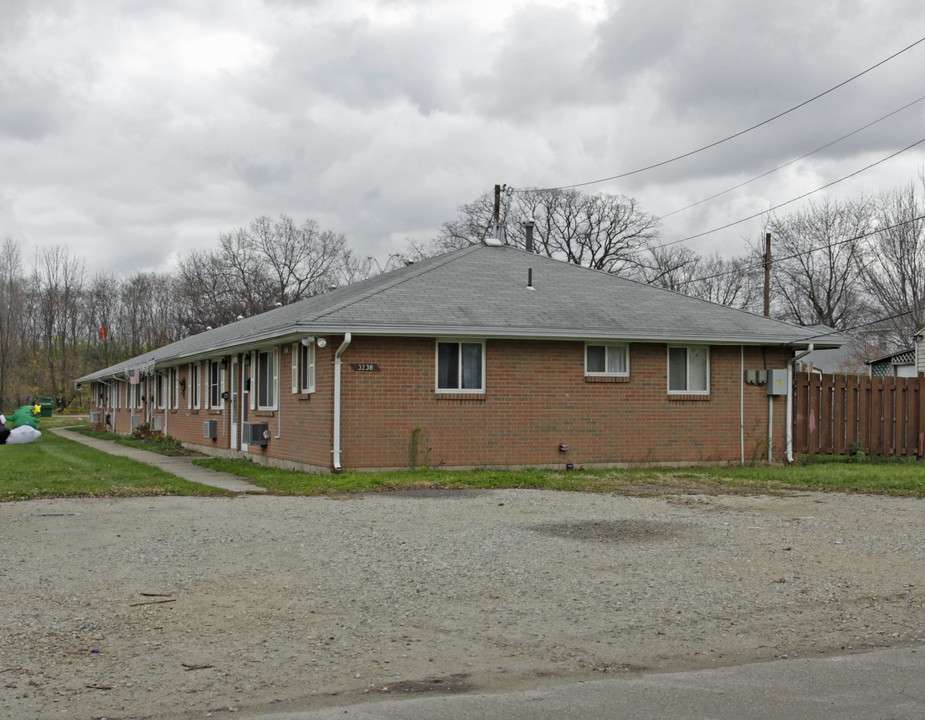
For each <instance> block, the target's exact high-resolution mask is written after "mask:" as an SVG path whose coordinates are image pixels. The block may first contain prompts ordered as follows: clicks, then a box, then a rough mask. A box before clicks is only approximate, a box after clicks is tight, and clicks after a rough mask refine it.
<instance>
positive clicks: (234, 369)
mask: <svg viewBox="0 0 925 720" xmlns="http://www.w3.org/2000/svg"><path fill="white" fill-rule="evenodd" d="M231 449H232V450H237V449H238V356H237V355H235V357H234V358H233V359H232V361H231Z"/></svg>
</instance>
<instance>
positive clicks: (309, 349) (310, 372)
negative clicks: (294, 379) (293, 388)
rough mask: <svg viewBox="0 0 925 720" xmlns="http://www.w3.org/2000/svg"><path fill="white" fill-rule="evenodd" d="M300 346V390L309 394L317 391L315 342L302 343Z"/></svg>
mask: <svg viewBox="0 0 925 720" xmlns="http://www.w3.org/2000/svg"><path fill="white" fill-rule="evenodd" d="M298 348H299V350H298V353H299V355H298V358H299V363H298V364H299V371H300V372H299V392H301V393H303V394H306V395H307V394H309V393H313V392H315V343H314V342H310V343H308V344H306V345H302V344H301V343H300V344H299V345H298Z"/></svg>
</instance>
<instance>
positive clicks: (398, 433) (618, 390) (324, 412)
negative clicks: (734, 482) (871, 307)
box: [104, 337, 788, 469]
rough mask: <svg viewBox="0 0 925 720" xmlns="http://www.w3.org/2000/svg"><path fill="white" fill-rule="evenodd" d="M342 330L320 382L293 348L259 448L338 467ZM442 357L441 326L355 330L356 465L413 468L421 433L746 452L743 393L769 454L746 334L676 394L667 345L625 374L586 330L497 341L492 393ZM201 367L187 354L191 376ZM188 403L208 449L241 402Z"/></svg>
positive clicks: (509, 456) (258, 452) (525, 460)
mask: <svg viewBox="0 0 925 720" xmlns="http://www.w3.org/2000/svg"><path fill="white" fill-rule="evenodd" d="M328 340H329V345H328V347H326V348H324V349H318V350H317V351H316V352H317V355H316V391H315V392H314V393H311V394H302V393H296V394H293V393H292V391H291V388H292V382H291V374H290V373H291V367H292V363H291V355H290V352H291V345H288V344H287V345H284V346H282V347H281V351H282V352H281V356H280V372H279V385H280V387H279V390H280V397H279V405H278V408H279V409H278V410H276V411H272V412H267V411H264V412H261V411H253V410H251V411H249V420H250V421H252V422H266V423H267V424H268V428H269V431H270V434H271V438H270V441H269V443H268V445H267V447H258V446H253V445H252V446H251V447H250V449H249V453H250V455H251V456H253V457H255V458H257V457H259V458H264V459H267V460H271V461H284V462H286V461H289V462H293V463H299V464H303V465H307V466H311V467H315V468H318V469H328V468H330V467H331V464H332V446H333V437H332V427H333V406H334V400H333V396H334V392H333V375H334V372H333V361H334V353H335V349H336V347H337V346H338V345H339V344H340V340H341V338H339V337H331V338H328ZM744 355H745V356H744V368H745V369H763V368H769V369H770V368H784V367H786V360H787V357H788V353H787V352H786V351H784V350H775V349H767V350H765V351H762V349H761V348H748V347H747V348H745V354H744ZM358 363H370V364H375V365H376V366H377V371H376V372H357V371H355V370H353V369H352V367H351V366H352V365H354V364H358ZM435 363H436V348H435V340H434V339H433V338H404V339H400V338H395V339H389V338H365V337H360V338H354V340H353V343H352V344H351V345H350V347H349V349H348V350H347V352H346V354H345V355H344V357H343V365H342V397H343V402H342V425H341V427H342V440H341V448H342V456H341V463H342V465H343V466H344V467H346V468H351V467H355V468H389V467H392V468H401V467H407V466H408V465H409V461H410V455H411V446H412V444H414V445H415V446H416V464H417V465H429V466H445V467H461V466H462V467H465V466H478V465H492V466H504V465H513V466H517V465H542V466H549V465H563V464H564V463H573V464H574V465H575V467H580V466H581V465H599V464H600V465H608V464H620V463H630V464H633V463H717V462H738V461H739V460H740V458H741V444H740V392H744V406H745V424H744V425H745V459H746V461H752V460H766V459H767V457H768V447H767V442H768V397H767V394H766V389H765V388H764V387H761V386H749V385H745V384H744V383H743V381H742V380H743V377H742V362H741V358H740V348H739V346H728V347H727V346H713V347H711V350H710V394H709V396H707V397H705V398H701V397H690V396H669V395H668V392H667V349H666V346H665V345H664V344H655V343H633V344H631V345H630V377H629V379H628V380H626V379H619V380H617V381H611V380H612V379H610V378H606V379H601V378H594V379H589V378H586V377H585V375H584V343H582V342H553V341H539V340H536V341H531V340H488V341H486V392H485V394H484V395H458V394H453V395H444V394H438V393H436V392H435V388H434V386H435ZM228 365H229V369H228V373H229V375H228V376H227V377H226V387H228V388H229V390H230V365H231V363H230V362H229V363H228ZM187 372H188V367H187V366H186V365H183V366H181V368H180V373H181V377H183V378H186V377H187ZM203 377H205V370H204V371H203ZM187 381H188V380H187ZM122 392H123V396H122V404H123V409H121V410H117V411H112V410H110V411H109V412H111V413H112V415H113V416H114V417H115V421H116V430H117V431H118V432H129V431H130V428H131V425H130V412H129V411H128V410H127V409H125V408H124V406H125V404H126V403H125V395H124V392H125V388H124V387H123V389H122ZM187 392H188V390H187ZM205 392H206V391H205V388H203V391H202V393H203V394H202V397H203V399H205ZM148 394H153V389H152V390H151V391H150V392H149V393H148ZM186 405H187V400H186V398H185V397H183V398H181V399H180V408H179V409H178V410H168V412H167V431H168V433H169V434H170V435H171V436H173V437H175V438H177V439H178V440H181V441H184V442H187V443H191V444H194V445H197V446H200V447H202V448H203V449H205V450H207V451H208V450H210V449H212V450H216V451H222V450H227V449H228V448H229V447H230V436H229V432H230V404H229V402H227V401H226V403H225V406H224V409H223V410H206V409H204V408H203V409H201V410H198V411H197V410H190V409H188V408H187V407H186ZM774 411H775V414H774V459H775V460H777V461H779V460H781V459H782V455H783V446H784V431H785V417H786V399H785V398H784V397H778V398H775V401H774ZM104 412H105V411H104ZM136 412H139V411H136ZM140 412H142V413H143V412H144V411H140ZM156 412H157V413H158V414H160V415H161V416H163V414H164V411H163V410H158V411H156ZM145 417H147V416H145ZM213 418H214V419H216V420H218V432H219V437H218V439H217V440H215V441H212V440H206V439H203V431H202V430H203V428H202V421H203V420H206V419H213ZM560 443H561V444H567V445H568V451H567V452H565V453H561V452H559V449H558V448H559V445H560Z"/></svg>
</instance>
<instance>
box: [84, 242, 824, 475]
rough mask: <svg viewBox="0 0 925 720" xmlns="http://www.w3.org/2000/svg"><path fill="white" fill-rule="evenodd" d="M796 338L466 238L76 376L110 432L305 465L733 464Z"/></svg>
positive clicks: (775, 325)
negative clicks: (144, 432)
mask: <svg viewBox="0 0 925 720" xmlns="http://www.w3.org/2000/svg"><path fill="white" fill-rule="evenodd" d="M813 334H816V335H817V337H815V338H813V337H809V336H810V335H813ZM810 343H813V344H814V346H815V347H816V348H817V349H819V348H825V347H830V348H831V347H838V346H839V344H840V343H841V338H839V337H837V336H834V335H829V336H824V335H823V336H818V329H816V330H810V329H808V328H801V327H797V326H794V325H790V324H788V323H783V322H779V321H776V320H772V319H769V318H765V317H761V316H758V315H754V314H751V313H747V312H744V311H740V310H734V309H731V308H727V307H724V306H720V305H715V304H712V303H708V302H705V301H701V300H696V299H692V298H688V297H685V296H683V295H679V294H677V293H673V292H670V291H666V290H662V289H658V288H654V287H651V286H648V285H643V284H640V283H636V282H633V281H629V280H625V279H622V278H618V277H615V276H613V275H609V274H606V273H602V272H597V271H593V270H588V269H586V268H583V267H578V266H575V265H571V264H568V263H565V262H561V261H557V260H552V259H549V258H545V257H540V256H537V255H534V254H531V253H527V252H524V251H522V250H518V249H515V248H512V247H508V246H488V245H477V246H472V247H469V248H466V249H463V250H459V251H456V252H452V253H449V254H446V255H443V256H440V257H436V258H431V259H429V260H425V261H423V262H420V263H416V264H414V265H411V266H408V267H404V268H401V269H399V270H395V271H393V272H391V273H387V274H383V275H380V276H377V277H374V278H371V279H368V280H365V281H362V282H359V283H356V284H354V285H350V286H348V287H344V288H340V289H337V290H333V291H331V292H328V293H325V294H323V295H319V296H316V297H313V298H310V299H308V300H304V301H301V302H298V303H294V304H292V305H289V306H286V307H281V308H277V309H275V310H271V311H270V312H267V313H263V314H261V315H258V316H254V317H250V318H245V319H242V320H239V321H237V322H234V323H231V324H229V325H226V326H223V327H220V328H216V329H214V330H209V331H207V332H204V333H201V334H199V335H195V336H191V337H188V338H185V339H184V340H181V341H179V342H176V343H172V344H170V345H167V346H164V347H162V348H159V349H157V350H154V351H151V352H149V353H146V354H144V355H141V356H138V357H135V358H132V359H130V360H127V361H125V362H122V363H119V364H118V365H114V366H112V367H108V368H105V369H103V370H99V371H98V372H94V373H92V374H90V375H87V376H85V377H82V378H79V379H78V380H77V381H76V382H78V383H81V384H82V385H83V386H85V387H88V388H89V389H90V392H91V397H92V398H93V401H94V403H95V406H96V410H95V412H96V413H98V418H96V417H95V418H94V419H98V420H99V421H100V422H107V423H108V424H110V425H111V426H112V427H113V429H114V430H116V431H117V432H123V433H128V432H130V431H131V430H132V428H133V427H135V426H137V425H139V424H141V423H148V424H149V425H150V426H152V427H154V428H156V429H158V430H160V431H162V432H164V433H165V434H169V435H171V436H172V437H174V438H176V439H178V440H180V441H182V442H183V443H185V444H187V445H189V446H191V447H195V448H197V449H200V450H203V451H204V452H206V453H209V454H213V455H229V456H247V457H250V458H252V459H254V460H257V461H259V462H266V463H269V464H274V465H279V466H282V467H293V468H297V469H303V470H309V471H315V472H329V471H332V470H335V471H337V470H340V469H342V468H349V469H357V470H365V469H384V468H403V467H408V466H410V465H415V466H420V465H427V466H431V467H446V468H460V467H499V466H500V467H523V466H541V467H565V466H566V465H571V466H572V467H576V468H577V467H593V466H612V465H636V464H640V465H645V464H653V465H655V464H661V465H665V464H701V463H737V462H742V461H751V460H753V459H766V458H768V457H769V456H771V457H773V458H774V459H781V457H782V454H783V446H784V442H785V427H786V402H785V398H783V397H778V398H774V397H773V396H770V395H769V394H768V392H767V389H766V387H765V384H764V378H765V377H766V376H765V375H764V374H763V373H764V371H769V370H784V369H786V368H787V364H788V360H790V359H791V358H792V357H793V356H794V352H795V351H797V350H801V349H804V348H807V347H808V346H809V345H810ZM755 371H758V372H755ZM778 377H779V376H778ZM775 400H776V402H775ZM769 451H770V452H769Z"/></svg>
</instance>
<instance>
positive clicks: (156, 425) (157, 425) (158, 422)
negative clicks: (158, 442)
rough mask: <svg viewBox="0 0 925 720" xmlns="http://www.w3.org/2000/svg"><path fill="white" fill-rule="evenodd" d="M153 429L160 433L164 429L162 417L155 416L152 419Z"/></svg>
mask: <svg viewBox="0 0 925 720" xmlns="http://www.w3.org/2000/svg"><path fill="white" fill-rule="evenodd" d="M151 429H152V430H155V431H158V432H160V431H161V430H163V429H164V418H162V417H161V416H160V415H155V416H154V417H153V418H152V419H151Z"/></svg>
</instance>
